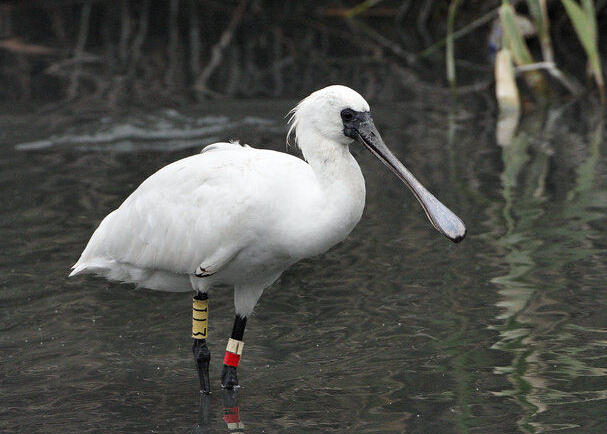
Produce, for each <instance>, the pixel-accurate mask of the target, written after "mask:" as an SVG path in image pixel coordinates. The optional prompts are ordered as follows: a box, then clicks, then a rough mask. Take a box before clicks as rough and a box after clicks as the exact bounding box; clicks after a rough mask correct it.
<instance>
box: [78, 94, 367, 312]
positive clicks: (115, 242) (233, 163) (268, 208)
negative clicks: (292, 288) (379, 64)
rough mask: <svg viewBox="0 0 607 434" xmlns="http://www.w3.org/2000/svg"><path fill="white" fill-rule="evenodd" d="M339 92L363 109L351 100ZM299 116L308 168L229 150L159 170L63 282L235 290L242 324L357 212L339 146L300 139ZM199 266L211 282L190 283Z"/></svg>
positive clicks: (218, 148) (360, 199)
mask: <svg viewBox="0 0 607 434" xmlns="http://www.w3.org/2000/svg"><path fill="white" fill-rule="evenodd" d="M337 90H340V91H341V92H342V93H346V95H348V96H354V97H355V101H354V103H357V104H356V105H358V106H361V105H362V107H361V108H362V109H364V108H365V105H366V102H364V100H363V99H362V97H360V95H358V94H357V93H355V92H354V91H352V90H350V89H348V88H343V89H337ZM342 104H343V102H342ZM350 105H351V104H350ZM299 107H300V108H301V107H305V104H303V103H302V104H300V106H299ZM317 108H318V107H317ZM366 108H367V109H368V106H366ZM302 113H303V112H299V116H297V113H296V115H295V118H294V119H293V120H294V124H295V125H296V134H297V139H298V143H299V145H300V146H301V148H302V151H303V153H304V156H305V157H306V159H307V160H308V161H309V164H308V163H306V162H305V161H303V160H301V159H299V158H297V157H295V156H292V155H289V154H285V153H281V152H275V151H270V150H260V149H254V148H251V147H249V146H241V145H239V144H237V143H216V144H213V145H209V146H207V147H206V148H205V149H204V150H203V151H202V152H201V153H200V154H197V155H193V156H191V157H188V158H184V159H182V160H179V161H176V162H174V163H172V164H169V165H168V166H165V167H163V168H162V169H160V170H159V171H158V172H156V173H155V174H153V175H152V176H150V177H149V178H148V179H146V180H145V181H144V182H143V183H142V184H141V185H140V186H139V187H138V188H137V189H136V190H135V191H134V192H133V193H132V194H131V195H130V196H129V197H128V198H127V199H126V200H125V201H124V202H123V203H122V205H120V207H119V208H118V209H117V210H115V211H113V212H111V213H110V214H109V215H108V216H106V217H105V219H104V220H103V221H102V222H101V224H100V225H99V227H98V228H97V230H96V231H95V233H94V234H93V236H92V237H91V239H90V241H89V243H88V245H87V246H86V248H85V249H84V251H83V253H82V255H81V257H80V259H79V260H78V262H77V263H76V264H75V265H74V266H73V271H72V273H71V274H70V276H74V275H78V274H82V273H95V274H98V275H101V276H104V277H106V278H109V279H111V280H117V281H123V282H130V283H135V284H137V285H139V286H143V287H147V288H151V289H160V290H166V291H189V290H192V289H195V290H200V291H202V292H206V291H207V290H208V289H209V287H211V286H212V285H213V284H216V283H224V284H229V285H234V286H235V290H236V291H235V298H236V300H235V304H236V310H237V313H239V314H243V315H248V314H249V313H250V312H251V311H252V309H253V307H254V306H255V303H256V302H257V298H258V297H259V295H261V292H262V291H263V289H264V288H265V287H267V286H269V285H270V284H272V283H273V282H274V281H275V280H276V279H277V278H278V277H279V276H280V274H281V273H282V272H283V271H284V270H285V269H286V268H287V267H289V266H290V265H292V264H293V263H295V262H296V261H298V260H300V259H302V258H305V257H308V256H313V255H316V254H319V253H322V252H323V251H325V250H327V249H328V248H330V247H331V246H332V245H334V244H336V243H338V242H339V241H342V240H343V239H344V238H345V237H346V236H347V235H348V233H349V232H350V231H351V230H352V229H353V228H354V226H355V225H356V223H357V222H358V221H359V219H360V217H361V214H362V211H363V207H364V199H365V188H364V180H363V177H362V174H361V172H360V169H359V167H358V164H357V163H356V161H355V160H354V158H353V157H352V155H351V154H350V153H349V152H348V149H347V145H345V146H344V145H343V143H337V142H336V143H333V142H329V141H327V140H326V139H323V138H321V137H314V136H316V135H315V134H314V135H309V134H306V132H305V131H306V128H310V127H308V126H307V122H306V121H305V120H304V121H303V122H302V119H301V114H302ZM310 139H316V140H317V141H315V142H312V141H310ZM343 141H344V140H341V142H343ZM348 141H350V140H348ZM318 148H321V149H318ZM329 169H330V170H329ZM199 267H200V268H202V270H204V272H205V274H208V275H209V276H208V277H202V278H200V277H196V276H195V274H194V273H195V272H196V270H197V269H199ZM199 271H200V270H199Z"/></svg>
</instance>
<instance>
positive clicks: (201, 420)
mask: <svg viewBox="0 0 607 434" xmlns="http://www.w3.org/2000/svg"><path fill="white" fill-rule="evenodd" d="M221 394H222V401H223V420H224V422H225V423H226V427H227V432H229V433H231V434H244V432H245V431H244V424H243V423H242V422H241V421H240V411H239V406H238V389H236V390H225V389H224V390H222V391H221ZM211 422H212V417H211V395H206V394H201V395H200V404H199V406H198V422H197V423H196V425H195V426H194V428H193V429H192V434H207V433H211V432H213V430H212V428H211V425H212V424H211Z"/></svg>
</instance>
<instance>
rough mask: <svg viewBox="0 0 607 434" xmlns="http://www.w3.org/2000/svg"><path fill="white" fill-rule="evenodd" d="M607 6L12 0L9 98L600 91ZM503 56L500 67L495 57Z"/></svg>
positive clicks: (28, 101) (97, 100)
mask: <svg viewBox="0 0 607 434" xmlns="http://www.w3.org/2000/svg"><path fill="white" fill-rule="evenodd" d="M606 6H607V0H596V1H591V0H527V1H517V0H512V1H504V2H502V0H450V1H447V0H424V1H413V0H384V1H382V0H364V1H361V0H352V1H334V0H333V1H318V2H301V1H292V0H284V1H279V2H273V1H269V0H238V1H213V0H208V1H201V0H155V1H151V0H140V1H132V0H19V1H4V2H2V3H1V4H0V80H1V82H2V83H3V85H2V86H0V100H2V101H4V104H7V105H8V106H9V107H12V106H16V105H17V104H24V105H25V106H27V105H32V104H38V103H39V102H44V103H45V104H48V103H54V104H57V103H65V102H70V103H78V102H86V104H96V105H99V106H103V107H108V108H111V107H113V106H116V105H121V104H125V103H127V102H128V103H135V104H137V103H140V104H145V103H149V102H152V101H153V102H155V103H161V104H182V103H188V102H192V101H196V100H201V99H207V98H217V97H224V96H225V97H239V98H247V97H285V98H293V97H301V96H303V95H306V94H307V93H308V92H310V91H311V90H314V89H316V88H318V87H320V86H323V85H326V84H330V83H343V84H347V85H350V86H352V87H354V88H355V89H358V90H359V91H360V92H361V93H363V94H364V95H365V96H366V97H368V98H370V99H374V98H382V99H386V100H402V99H411V98H414V97H418V98H432V97H438V98H440V99H442V98H444V97H445V96H446V95H447V96H448V95H449V94H450V93H452V92H453V91H454V90H455V91H456V92H457V93H458V94H460V95H461V94H468V93H476V92H485V91H487V90H491V89H492V87H493V86H494V84H495V80H496V79H497V80H498V82H500V81H501V80H504V81H503V82H502V83H504V86H506V87H505V88H503V87H502V88H499V89H497V90H498V94H499V91H500V89H501V91H503V92H506V96H507V98H510V97H517V98H518V93H517V95H514V96H513V95H512V92H513V90H508V86H511V85H512V84H513V83H512V82H513V80H514V79H513V77H514V75H516V76H517V78H520V76H521V74H523V76H522V77H523V78H524V79H523V80H521V79H518V80H516V82H518V86H515V88H519V87H520V88H521V89H520V91H521V92H522V93H523V94H524V95H525V98H524V101H525V100H529V101H541V100H543V99H545V98H554V97H559V96H565V97H568V96H569V95H578V94H581V93H584V92H587V93H588V91H590V92H589V93H590V94H591V95H592V97H595V96H596V97H597V98H598V97H600V95H601V92H602V91H601V90H598V91H597V88H598V89H601V88H602V86H603V84H602V83H603V81H602V72H601V71H602V70H604V69H605V67H604V61H605V59H606V58H607V53H606V49H605V44H601V43H600V42H601V35H600V33H601V32H600V30H601V29H607V7H606ZM496 56H497V60H498V65H501V69H500V68H499V67H498V68H494V64H495V62H496ZM504 74H505V75H504ZM502 76H503V78H502ZM496 77H497V78H496ZM498 87H499V84H498ZM504 89H506V90H504ZM516 90H518V89H516ZM498 98H499V95H498ZM500 104H501V102H500ZM515 109H517V108H516V107H515Z"/></svg>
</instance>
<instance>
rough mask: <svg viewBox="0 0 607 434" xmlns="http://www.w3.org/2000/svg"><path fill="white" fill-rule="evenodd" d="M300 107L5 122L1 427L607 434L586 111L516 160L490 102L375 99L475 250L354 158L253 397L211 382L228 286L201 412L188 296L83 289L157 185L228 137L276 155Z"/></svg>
mask: <svg viewBox="0 0 607 434" xmlns="http://www.w3.org/2000/svg"><path fill="white" fill-rule="evenodd" d="M292 104H293V102H292V101H286V102H272V101H253V102H249V103H246V104H236V103H229V102H226V103H213V104H212V105H209V106H208V107H191V108H181V109H178V110H174V109H171V110H165V109H150V110H149V111H142V110H132V111H129V112H126V113H124V114H121V115H108V116H106V115H104V116H94V115H88V116H68V115H63V116H61V115H53V116H45V117H41V116H33V115H24V116H20V117H16V116H14V115H5V116H2V117H0V141H1V146H2V153H3V154H2V157H1V158H0V183H1V187H0V188H1V191H2V198H3V200H2V206H0V213H1V214H0V219H1V220H0V221H1V237H0V264H2V270H3V272H2V273H1V274H0V330H1V331H2V333H1V334H0V351H1V362H0V402H1V403H2V404H1V405H0V431H5V432H17V431H18V432H54V431H58V430H62V431H65V432H99V431H103V432H191V431H192V430H194V431H197V432H227V431H228V425H227V424H226V422H225V421H224V407H226V408H234V407H239V413H240V419H241V421H242V422H243V423H244V425H245V428H244V430H243V431H244V432H247V433H249V432H250V433H257V432H290V433H291V432H293V433H309V432H336V433H338V432H339V433H341V432H373V433H376V432H386V433H391V432H420V433H427V432H441V433H449V432H502V433H507V432H521V431H522V432H547V431H555V430H560V431H561V432H605V431H607V422H605V417H604V415H605V414H607V401H606V397H607V371H606V370H607V348H606V347H607V291H606V289H605V286H606V285H605V282H606V281H607V261H606V260H605V253H606V248H607V231H606V230H605V228H606V227H607V217H606V216H607V189H606V187H607V167H606V164H605V161H606V159H605V152H606V151H607V149H606V145H605V139H604V131H603V120H604V119H603V117H602V115H600V114H598V113H596V112H595V111H594V110H593V109H591V108H589V107H587V104H573V105H570V106H566V107H559V108H555V109H552V110H547V111H545V112H541V111H538V112H532V113H527V114H525V116H524V117H523V119H522V121H521V125H520V126H519V128H518V130H516V131H515V132H514V134H513V135H512V137H511V138H509V139H508V140H507V144H506V145H502V146H500V145H499V144H498V143H497V140H496V122H495V119H494V117H493V115H492V114H491V113H490V112H488V111H487V110H486V109H481V108H479V109H471V108H464V107H460V108H457V107H454V108H452V109H451V110H449V109H448V108H445V109H440V110H436V109H435V110H428V109H426V108H423V107H412V106H408V105H406V104H403V105H400V106H398V105H393V106H379V107H378V108H377V110H376V113H375V119H376V124H377V126H378V128H379V129H380V131H381V132H382V134H383V136H384V139H385V141H386V143H387V144H388V146H390V147H391V148H392V149H393V150H394V152H395V153H396V154H397V155H398V156H400V157H401V158H402V159H403V160H404V161H405V162H406V163H407V164H408V166H409V168H410V169H411V170H412V171H413V172H414V173H415V174H416V175H417V176H418V177H419V179H420V180H421V181H422V182H424V183H425V185H426V186H427V187H428V188H429V189H430V190H431V191H432V192H434V193H435V194H436V196H437V197H439V198H440V199H441V200H442V201H443V202H444V203H445V204H447V205H448V206H449V207H450V208H452V209H453V210H454V211H455V212H456V213H457V214H458V215H460V216H461V217H462V219H463V220H464V221H465V222H466V223H467V226H468V237H467V239H466V240H465V241H464V242H462V243H460V244H458V245H454V244H452V243H450V242H449V241H447V240H446V239H445V238H443V237H442V236H441V235H440V234H438V233H437V232H436V231H435V230H433V229H432V228H431V226H430V224H429V223H428V222H427V220H426V218H425V217H424V215H423V212H422V210H421V208H420V207H419V206H418V204H417V203H416V202H415V199H414V198H413V197H412V195H411V194H410V193H409V192H408V191H407V190H406V189H405V188H404V187H403V186H402V185H401V184H399V183H398V181H397V180H396V179H395V178H394V177H393V176H392V175H391V174H390V173H389V172H388V171H387V170H386V169H385V168H384V167H383V166H382V165H381V164H380V163H379V162H377V161H376V160H374V159H373V158H372V157H371V156H369V155H368V154H367V153H366V151H364V150H362V149H360V148H359V147H354V148H353V152H354V153H355V154H356V155H357V157H358V160H359V161H360V163H361V166H362V168H363V172H364V174H365V177H366V181H367V207H366V210H365V214H364V216H363V219H362V221H361V223H360V224H359V225H358V227H357V228H356V229H355V230H354V232H353V233H352V234H351V236H350V237H349V238H348V239H347V240H346V241H345V242H344V243H342V244H340V245H339V246H337V247H335V248H334V249H332V250H331V251H330V252H328V253H326V254H325V255H322V256H320V257H317V258H313V259H309V260H305V261H302V262H300V263H298V264H296V265H295V266H293V267H292V268H291V269H289V270H288V271H287V272H286V273H285V274H284V275H283V276H282V278H281V279H280V280H279V281H278V282H277V283H276V284H275V285H273V286H272V287H271V288H269V289H268V290H267V291H266V292H265V294H264V295H263V297H262V299H261V302H260V304H259V305H258V308H257V309H256V312H255V315H254V316H253V317H252V318H251V319H250V321H249V323H248V327H247V331H246V336H245V341H246V349H245V353H244V356H243V363H242V364H241V367H240V368H239V374H240V378H241V384H242V388H241V390H240V392H239V394H238V396H225V395H224V394H222V393H221V391H220V390H219V373H220V366H221V359H222V355H223V351H224V348H225V342H226V339H227V337H228V336H229V333H230V329H231V325H232V319H233V307H232V295H231V290H229V289H217V290H215V291H214V292H213V293H212V294H211V323H210V341H209V346H210V349H211V352H212V355H213V359H212V367H211V378H212V387H213V391H214V393H213V394H212V395H211V397H210V399H209V401H208V402H203V405H202V406H201V409H200V411H199V395H198V391H197V378H196V372H195V370H194V366H193V361H192V355H191V350H190V345H191V340H190V315H191V312H190V309H191V301H190V297H189V295H188V294H179V293H177V294H175V293H162V292H154V291H149V290H145V289H136V288H133V287H132V286H129V285H120V284H116V283H109V282H106V281H104V280H101V279H96V278H93V277H80V278H76V279H69V280H68V279H67V277H66V276H67V274H68V270H69V267H70V266H71V265H72V264H73V263H74V262H75V261H76V260H77V258H78V256H79V254H80V252H81V250H82V249H83V247H84V246H85V243H86V241H87V240H88V237H89V236H90V234H91V233H92V231H93V230H94V228H95V227H96V225H97V224H98V223H99V222H100V220H101V219H102V218H103V217H104V216H105V215H106V214H107V213H108V212H109V211H110V210H112V209H114V208H115V207H117V206H118V205H119V204H120V203H121V201H122V200H124V198H125V197H126V196H127V195H128V194H129V193H130V192H131V191H132V190H133V189H134V188H135V187H136V186H137V185H138V184H139V183H140V182H141V181H143V180H144V179H145V178H146V177H147V176H149V175H150V174H152V173H153V172H154V171H155V170H157V169H158V168H160V167H162V166H164V165H166V164H168V163H169V162H171V161H174V160H176V159H178V158H181V157H184V156H187V155H191V154H192V153H195V152H198V151H199V150H200V149H201V148H202V146H203V145H204V144H208V143H212V142H214V141H217V140H225V139H229V138H239V139H241V140H242V141H243V142H247V143H252V144H255V145H256V146H259V147H271V148H274V149H283V147H284V133H285V131H286V127H285V126H284V119H283V116H284V114H285V113H286V112H287V111H288V109H289V108H290V106H292ZM500 141H503V140H501V139H500Z"/></svg>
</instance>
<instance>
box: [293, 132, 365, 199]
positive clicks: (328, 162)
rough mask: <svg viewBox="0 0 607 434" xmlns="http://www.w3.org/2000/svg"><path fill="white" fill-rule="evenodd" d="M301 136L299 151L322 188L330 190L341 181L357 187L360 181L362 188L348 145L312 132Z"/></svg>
mask: <svg viewBox="0 0 607 434" xmlns="http://www.w3.org/2000/svg"><path fill="white" fill-rule="evenodd" d="M302 136H303V137H304V138H303V139H302V140H300V141H299V147H300V149H301V152H302V154H303V156H304V158H305V159H306V161H307V162H308V164H309V165H310V166H311V167H312V170H314V174H315V175H316V179H317V180H318V182H319V184H320V185H321V187H322V188H323V189H324V190H332V189H334V188H335V187H336V186H337V185H339V184H343V183H346V184H349V185H350V186H352V187H355V188H358V187H359V184H360V183H361V182H362V184H363V189H364V179H363V178H362V174H361V171H360V167H359V166H358V163H357V162H356V160H355V159H354V157H353V156H352V154H351V153H350V149H349V147H348V145H344V144H342V143H338V142H334V141H331V140H328V139H326V138H323V137H322V136H320V135H317V134H313V133H307V134H305V135H302Z"/></svg>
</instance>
